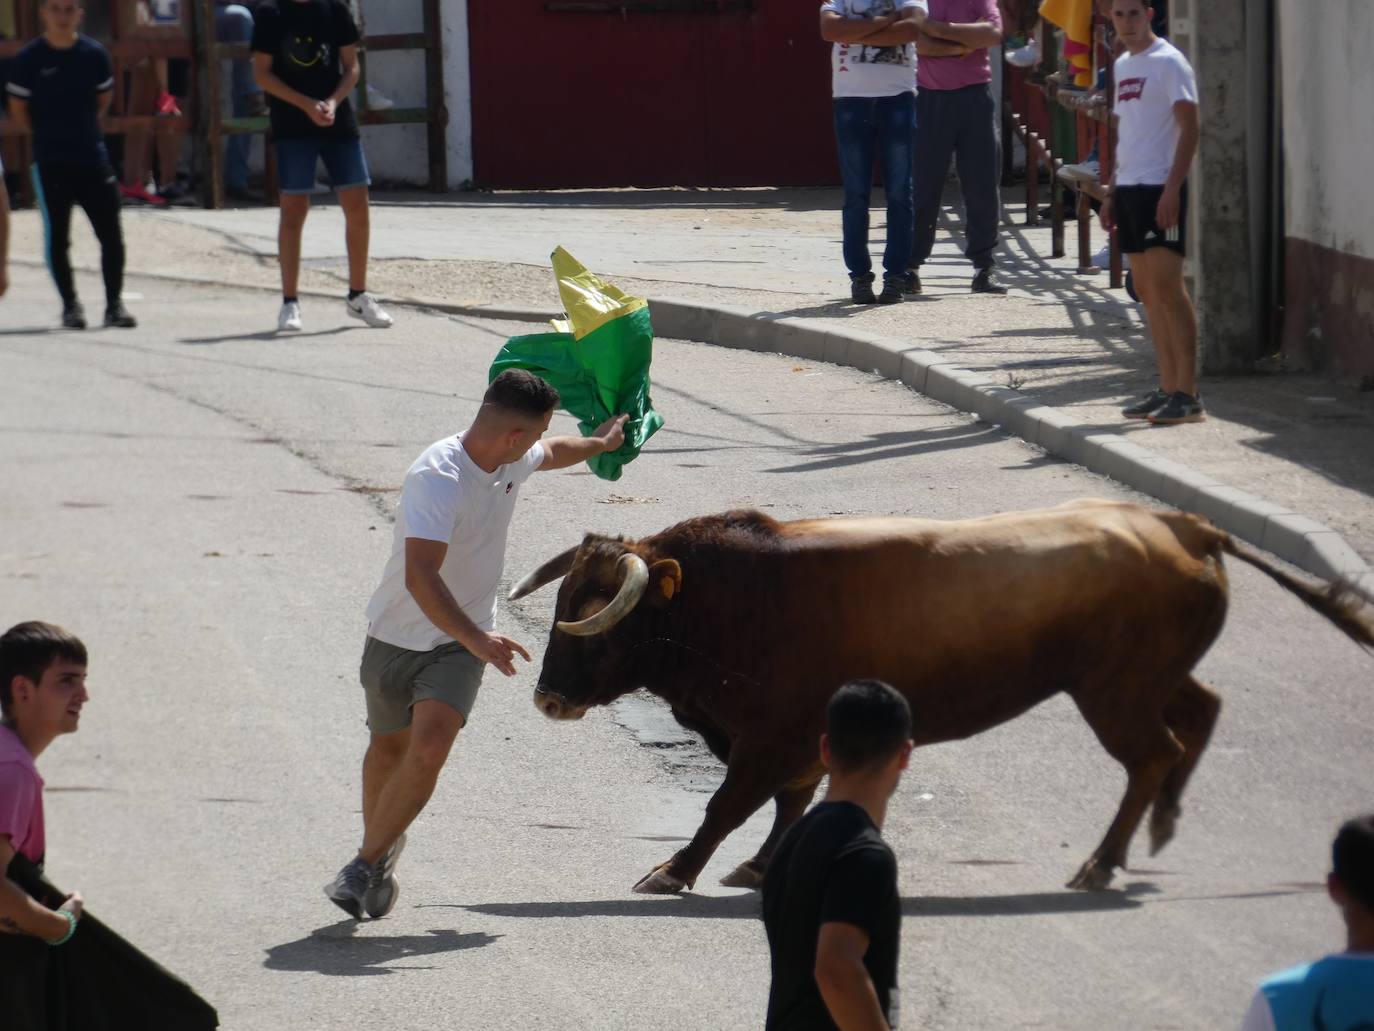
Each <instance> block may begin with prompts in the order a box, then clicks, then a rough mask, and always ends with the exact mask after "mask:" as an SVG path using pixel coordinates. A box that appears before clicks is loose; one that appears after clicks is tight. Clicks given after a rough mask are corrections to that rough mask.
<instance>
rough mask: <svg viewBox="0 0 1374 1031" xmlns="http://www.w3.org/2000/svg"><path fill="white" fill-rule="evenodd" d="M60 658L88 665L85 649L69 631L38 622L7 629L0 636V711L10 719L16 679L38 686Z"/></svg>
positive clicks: (20, 624) (32, 621)
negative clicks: (31, 682)
mask: <svg viewBox="0 0 1374 1031" xmlns="http://www.w3.org/2000/svg"><path fill="white" fill-rule="evenodd" d="M60 659H65V660H66V661H68V662H77V663H80V664H81V665H83V666H84V665H86V646H85V645H84V644H82V643H81V639H80V638H79V637H77V636H76V635H75V634H74V633H72V632H71V631H70V630H63V629H62V628H61V627H60V626H54V625H53V624H52V623H43V622H40V621H39V620H36V619H35V620H30V621H29V622H27V623H17V624H15V625H14V626H12V627H10V628H9V629H8V630H6V631H5V634H4V636H3V637H0V712H3V713H4V714H5V715H6V716H8V715H9V713H10V709H11V707H12V706H13V705H14V694H13V688H14V678H15V677H27V678H28V679H29V680H32V681H33V682H34V683H35V684H36V683H38V682H39V681H40V680H42V679H43V674H44V673H45V672H47V669H48V667H49V666H51V665H52V664H53V663H54V662H57V661H58V660H60Z"/></svg>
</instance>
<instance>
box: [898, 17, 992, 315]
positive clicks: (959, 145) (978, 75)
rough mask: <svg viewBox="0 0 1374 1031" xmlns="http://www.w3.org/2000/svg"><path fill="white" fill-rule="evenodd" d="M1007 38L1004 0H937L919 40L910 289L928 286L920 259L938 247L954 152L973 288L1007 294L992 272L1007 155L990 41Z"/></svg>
mask: <svg viewBox="0 0 1374 1031" xmlns="http://www.w3.org/2000/svg"><path fill="white" fill-rule="evenodd" d="M1001 42H1002V15H1001V12H999V11H998V10H997V0H930V13H929V15H928V16H927V17H926V20H925V24H924V25H923V26H922V29H921V35H920V37H919V38H918V39H917V40H916V53H917V54H918V55H919V56H920V60H919V61H918V63H917V65H916V84H917V91H916V148H915V159H914V160H913V162H912V174H913V183H912V186H913V190H914V195H915V205H914V206H915V209H916V218H915V240H914V241H913V246H912V253H911V262H910V264H911V269H912V271H911V273H909V274H908V277H907V292H908V293H920V292H921V265H922V264H923V263H924V262H925V261H926V259H928V258H929V257H930V252H931V249H932V248H933V247H934V246H935V223H936V221H937V220H938V219H939V217H940V197H941V194H942V193H943V192H944V188H945V174H946V173H947V172H948V171H949V159H950V155H951V154H952V155H954V159H955V167H956V168H957V169H958V172H959V186H960V188H961V189H962V190H963V194H964V219H965V221H964V225H965V237H966V241H967V242H966V246H965V249H964V254H965V255H966V256H967V257H968V259H969V261H971V262H973V267H974V269H975V272H974V276H973V286H972V289H973V292H974V293H984V294H1004V293H1006V292H1007V289H1006V287H1004V286H1002V285H1001V284H999V283H998V282H997V280H996V279H994V278H993V268H994V267H995V266H996V264H997V262H996V261H995V260H994V259H993V256H992V252H993V250H994V249H995V248H996V247H997V220H998V218H999V217H1000V211H1001V197H1000V195H999V194H998V185H997V184H998V180H999V179H1000V177H1001V164H1002V162H1001V156H1000V152H999V148H998V143H997V104H996V102H995V101H994V100H993V98H992V87H991V83H992V67H991V64H990V62H989V61H988V47H993V46H997V45H998V44H999V43H1001Z"/></svg>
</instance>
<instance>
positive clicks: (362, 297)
mask: <svg viewBox="0 0 1374 1031" xmlns="http://www.w3.org/2000/svg"><path fill="white" fill-rule="evenodd" d="M347 303H348V314H350V315H352V316H353V317H354V318H355V319H362V320H363V321H364V322H366V323H367V324H368V325H369V326H375V327H377V328H379V329H386V328H387V327H388V326H390V325H391V323H392V321H393V320H392V318H391V316H390V315H388V314H387V313H386V309H384V308H383V307H382V306H381V305H380V304H378V303H377V298H375V297H373V296H372V295H371V294H369V293H361V294H359V295H358V296H357V297H355V298H353V299H352V300H351V301H349V302H347Z"/></svg>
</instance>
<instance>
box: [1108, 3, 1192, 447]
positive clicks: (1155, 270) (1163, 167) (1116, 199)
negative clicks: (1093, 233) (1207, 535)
mask: <svg viewBox="0 0 1374 1031" xmlns="http://www.w3.org/2000/svg"><path fill="white" fill-rule="evenodd" d="M1152 13H1153V8H1151V6H1150V4H1149V2H1148V0H1112V23H1113V24H1114V25H1115V26H1116V34H1117V37H1118V38H1119V39H1120V40H1121V43H1122V45H1123V46H1125V48H1126V50H1127V52H1126V53H1124V54H1122V55H1121V56H1120V57H1118V58H1117V59H1116V66H1115V75H1116V106H1115V112H1116V117H1117V145H1116V167H1115V168H1114V169H1113V170H1112V186H1111V191H1110V193H1109V194H1108V196H1107V199H1106V200H1105V201H1104V202H1103V204H1102V211H1101V219H1102V227H1103V228H1104V229H1106V230H1107V231H1108V232H1111V231H1112V229H1113V228H1114V229H1115V230H1116V236H1117V241H1118V243H1119V244H1120V245H1121V251H1122V253H1123V254H1125V255H1126V256H1127V259H1128V260H1129V261H1130V263H1131V274H1132V278H1133V279H1134V280H1135V289H1136V293H1138V294H1139V295H1140V300H1141V302H1142V303H1143V304H1144V305H1145V320H1146V322H1148V323H1149V327H1150V339H1151V340H1152V341H1153V342H1154V346H1155V358H1156V361H1157V362H1158V363H1159V386H1157V387H1156V388H1155V389H1154V390H1152V391H1151V392H1150V393H1149V394H1147V395H1145V397H1144V398H1142V399H1141V400H1140V401H1138V402H1137V403H1135V404H1133V405H1130V406H1128V407H1126V408H1123V409H1122V410H1121V414H1122V415H1123V416H1125V417H1126V418H1127V419H1149V420H1150V422H1152V423H1156V424H1162V425H1173V424H1175V423H1181V422H1200V421H1201V420H1203V419H1205V418H1206V413H1205V412H1204V411H1203V408H1202V401H1201V400H1200V399H1199V398H1198V391H1197V314H1196V312H1194V310H1193V301H1192V298H1190V297H1189V296H1188V291H1187V289H1186V288H1185V287H1184V285H1183V255H1184V251H1185V245H1186V230H1187V223H1188V187H1187V178H1188V169H1189V168H1190V167H1192V164H1193V156H1194V155H1195V154H1196V153H1197V142H1198V111H1197V82H1196V80H1195V79H1194V77H1193V69H1192V67H1191V66H1190V65H1189V64H1188V59H1187V58H1185V57H1184V56H1183V55H1182V54H1181V53H1179V52H1178V50H1177V49H1176V48H1175V47H1174V45H1173V44H1172V43H1170V42H1169V41H1168V40H1164V39H1160V38H1159V37H1158V36H1156V35H1155V34H1154V30H1153V29H1152V28H1151V26H1150V17H1151V14H1152Z"/></svg>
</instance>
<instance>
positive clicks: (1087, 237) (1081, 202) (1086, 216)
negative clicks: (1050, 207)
mask: <svg viewBox="0 0 1374 1031" xmlns="http://www.w3.org/2000/svg"><path fill="white" fill-rule="evenodd" d="M1077 215H1078V271H1079V272H1081V273H1083V274H1084V275H1087V274H1090V273H1091V272H1092V271H1093V268H1094V265H1093V256H1092V253H1091V251H1092V246H1093V241H1092V228H1093V227H1092V218H1093V209H1092V207H1091V206H1090V205H1089V204H1088V191H1087V190H1079V191H1078V209H1077Z"/></svg>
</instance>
